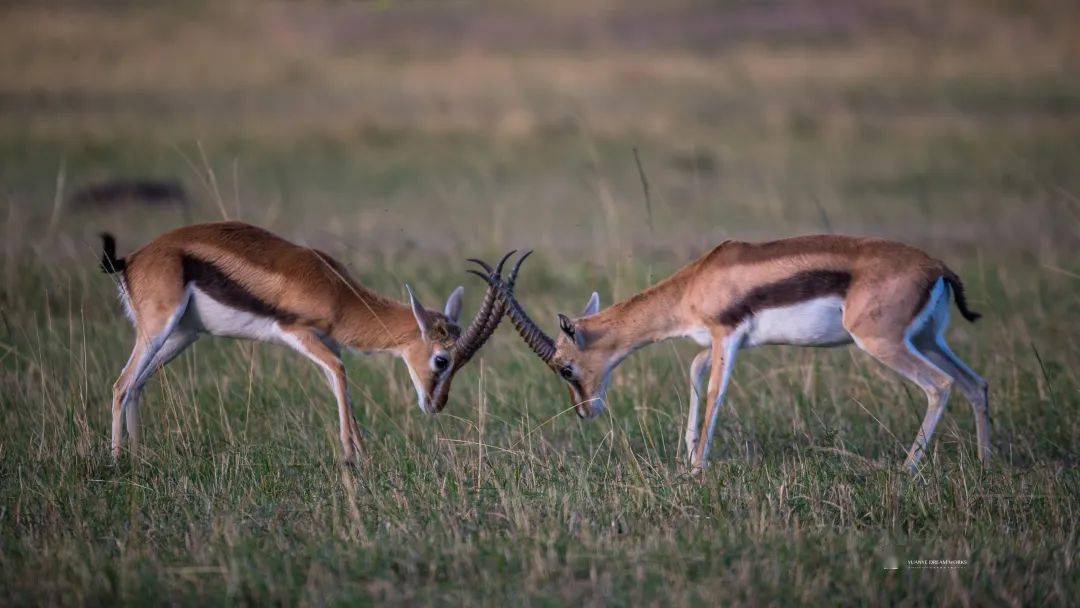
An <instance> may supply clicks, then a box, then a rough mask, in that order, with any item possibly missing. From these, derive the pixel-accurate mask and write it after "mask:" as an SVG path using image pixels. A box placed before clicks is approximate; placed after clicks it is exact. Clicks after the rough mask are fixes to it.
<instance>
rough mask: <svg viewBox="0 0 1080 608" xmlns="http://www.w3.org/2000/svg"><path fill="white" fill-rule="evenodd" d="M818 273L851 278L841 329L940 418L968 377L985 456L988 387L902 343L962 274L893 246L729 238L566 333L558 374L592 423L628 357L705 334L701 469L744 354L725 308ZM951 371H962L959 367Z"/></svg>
mask: <svg viewBox="0 0 1080 608" xmlns="http://www.w3.org/2000/svg"><path fill="white" fill-rule="evenodd" d="M814 272H829V273H837V274H839V275H842V276H844V277H848V276H850V283H849V284H848V286H847V289H846V295H845V296H844V299H843V317H842V323H843V327H844V329H845V330H846V331H847V332H848V333H849V334H850V335H851V336H852V337H853V338H854V340H855V342H856V344H857V345H859V346H860V347H861V348H862V349H864V350H866V351H867V352H868V353H870V354H871V355H872V356H874V357H875V358H876V359H878V360H879V361H881V362H883V363H885V364H886V365H888V366H889V367H892V368H893V369H896V370H897V371H899V372H900V373H901V374H903V375H904V376H905V377H908V378H909V379H912V380H913V381H915V382H917V383H919V385H920V386H921V387H922V388H924V390H925V391H926V392H927V395H928V398H929V400H930V403H931V406H930V409H931V410H932V411H933V412H936V414H935V416H939V415H940V411H941V409H942V408H943V407H944V400H945V398H947V395H948V388H949V386H950V385H951V383H952V381H953V379H955V378H956V377H957V376H960V375H963V376H964V378H963V381H964V382H966V383H967V384H968V386H969V387H971V388H970V390H968V391H967V392H966V393H965V394H966V395H968V396H969V400H972V405H973V407H974V408H975V409H976V418H977V423H978V426H979V444H980V457H981V458H983V459H985V458H987V457H988V456H989V423H988V418H986V413H985V398H983V399H981V400H980V399H979V398H978V395H977V393H978V390H980V389H979V387H982V388H981V390H982V392H983V394H984V395H985V382H984V381H983V380H982V379H981V378H978V377H977V376H974V374H970V373H967V374H955V375H950V374H949V373H945V372H944V371H942V370H941V369H939V365H940V366H946V365H945V364H944V363H940V362H939V363H937V364H934V363H931V362H930V361H928V360H927V358H926V357H928V356H929V357H930V358H931V359H934V360H938V359H941V357H937V356H936V355H933V353H931V354H930V355H925V356H924V355H922V354H921V353H920V354H919V355H913V354H912V353H911V352H910V351H909V349H908V347H907V346H906V345H905V339H906V338H905V332H906V331H908V328H909V327H910V326H911V325H912V322H913V319H915V317H916V315H918V314H919V313H920V311H921V310H922V309H923V307H924V306H926V304H927V298H928V297H929V292H930V289H931V287H932V286H933V285H934V284H935V282H937V281H938V280H939V279H943V278H949V277H951V278H953V279H955V278H956V277H955V275H954V274H953V273H952V272H951V271H950V270H949V269H948V268H947V267H946V266H945V264H944V263H943V262H942V261H940V260H938V259H935V258H933V257H930V256H929V255H927V254H926V253H924V252H922V251H920V250H918V249H916V248H914V247H911V246H908V245H905V244H902V243H898V242H894V241H888V240H883V239H874V238H858V237H848V236H833V235H818V236H805V237H797V238H791V239H783V240H777V241H769V242H764V243H746V242H739V241H726V242H724V243H721V244H720V245H718V246H717V247H716V248H714V249H713V250H712V251H710V252H709V253H707V254H705V255H703V256H702V257H701V258H699V259H698V260H696V261H694V262H692V263H690V264H688V265H686V266H685V267H683V268H682V269H680V270H679V271H678V272H676V273H675V274H673V275H672V276H671V277H669V278H667V279H665V280H664V281H662V282H660V283H659V284H657V285H655V286H653V287H651V288H649V289H647V290H646V291H643V292H641V293H639V294H637V295H635V296H633V297H631V298H629V299H627V300H625V301H623V302H620V303H617V304H615V305H613V306H611V307H610V308H608V309H606V310H602V311H600V312H599V313H597V314H594V315H591V316H587V317H582V318H578V319H574V320H573V321H572V327H573V332H574V335H575V339H570V338H569V337H568V335H567V334H566V333H563V332H560V335H559V337H558V338H557V340H556V343H555V344H556V350H555V356H554V358H553V362H552V363H553V368H554V369H556V370H559V369H563V368H565V367H568V366H569V367H572V368H573V369H574V371H575V375H574V377H573V378H571V379H569V380H568V384H569V386H570V390H571V398H572V399H573V402H574V404H575V406H576V407H577V408H578V411H579V414H580V415H582V416H583V417H592V416H593V415H595V414H596V413H597V412H596V411H594V410H602V409H603V399H602V394H603V391H604V387H605V385H606V382H607V376H608V374H609V373H610V370H611V368H612V367H614V366H615V365H617V364H618V362H619V361H620V360H621V358H622V357H625V356H626V355H627V354H629V353H630V352H633V351H634V350H636V349H638V348H640V347H642V346H644V345H646V344H649V343H652V342H656V341H659V340H664V339H667V338H672V337H684V336H689V335H702V334H703V333H707V335H708V337H709V340H710V341H711V344H712V345H711V347H709V349H707V350H705V351H702V353H701V354H699V356H698V357H697V358H696V359H695V360H696V361H697V362H698V363H697V364H696V369H695V370H694V371H693V373H694V386H693V387H692V393H693V394H695V395H697V394H698V393H699V391H698V390H697V388H696V387H697V386H698V385H697V382H698V376H704V373H705V369H704V368H703V366H702V362H704V361H708V362H709V364H710V367H709V370H708V371H709V373H708V392H707V401H706V403H708V410H707V412H706V415H705V417H704V418H703V419H702V422H701V428H700V431H697V430H696V429H693V427H694V426H695V425H696V422H697V420H698V419H697V416H696V413H697V412H696V410H695V409H692V410H691V416H690V421H689V423H688V427H690V428H688V435H687V437H688V439H687V441H688V445H689V446H691V452H692V453H691V454H690V456H691V462H692V463H693V464H694V466H695V468H697V469H700V467H702V466H704V463H705V460H706V458H707V455H708V450H709V440H710V438H711V435H712V428H713V424H714V423H715V419H716V411H717V410H718V409H719V408H720V406H721V403H722V401H723V387H724V386H726V375H725V374H730V367H731V365H732V362H731V361H727V360H726V359H728V358H729V357H728V354H729V353H730V354H731V355H732V356H733V355H734V352H735V351H736V350H737V349H738V345H736V348H735V349H734V350H730V351H729V350H728V346H729V344H728V341H729V340H738V339H740V338H739V336H735V335H734V334H735V332H736V331H737V329H738V328H737V327H732V326H729V325H725V323H723V322H722V321H721V318H722V317H723V312H724V311H725V310H727V309H728V307H730V306H732V305H734V304H736V303H738V302H739V301H740V300H741V299H743V298H745V297H747V295H748V294H751V293H753V292H755V290H757V289H759V288H760V289H768V288H769V286H773V285H777V284H779V283H781V282H783V281H784V280H785V279H790V278H791V277H794V276H796V275H799V274H800V273H814ZM946 293H947V292H946ZM930 341H931V342H932V340H930ZM931 347H934V346H933V345H931ZM710 351H711V352H710ZM950 356H951V357H955V356H954V355H951V353H950ZM935 357H936V358H935ZM946 363H948V362H946ZM962 367H964V369H966V366H962ZM952 371H953V372H955V371H956V369H955V366H953V368H952ZM968 371H970V370H968ZM969 376H970V377H969ZM957 381H960V380H957ZM980 401H981V402H980ZM692 407H696V405H694V406H692ZM933 423H936V418H935V417H934V416H932V415H931V414H930V413H928V415H927V422H924V429H923V431H921V435H920V437H922V441H923V444H922V447H921V448H919V449H916V446H913V448H912V451H911V452H909V455H908V461H907V464H908V466H909V467H910V468H914V466H915V464H916V463H917V461H918V459H919V457H920V455H921V450H922V449H925V441H927V440H928V439H929V434H930V433H932V431H933ZM699 439H701V440H700V441H699ZM917 444H918V442H917Z"/></svg>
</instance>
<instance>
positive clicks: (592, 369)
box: [488, 252, 625, 418]
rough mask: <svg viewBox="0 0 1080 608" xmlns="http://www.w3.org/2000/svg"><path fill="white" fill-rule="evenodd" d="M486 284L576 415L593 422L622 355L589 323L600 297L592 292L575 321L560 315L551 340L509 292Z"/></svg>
mask: <svg viewBox="0 0 1080 608" xmlns="http://www.w3.org/2000/svg"><path fill="white" fill-rule="evenodd" d="M530 253H531V252H530ZM528 255H529V254H528V253H526V254H525V255H524V256H522V257H521V259H519V260H518V262H517V265H518V266H520V265H521V262H522V261H523V260H524V259H525V257H526V256H528ZM516 271H517V268H516V267H515V272H516ZM488 284H489V285H492V286H494V287H497V288H499V294H500V298H501V301H502V303H503V305H504V306H505V307H506V314H507V315H508V316H509V317H510V321H511V322H512V323H513V324H514V328H515V329H516V330H517V332H518V333H519V334H520V335H521V338H522V339H523V340H525V343H526V344H528V345H529V348H531V349H532V351H533V352H534V353H536V355H537V356H538V357H540V359H541V360H542V361H543V362H544V363H546V364H547V366H548V367H550V368H551V370H552V371H554V372H555V373H556V374H558V375H559V377H560V378H562V379H563V380H564V381H565V382H566V385H567V388H568V390H569V392H570V403H571V405H572V406H573V407H574V410H575V411H576V412H577V415H578V416H579V417H581V418H595V417H597V416H599V415H600V414H601V413H603V411H604V409H605V403H604V398H605V396H606V393H607V387H608V381H609V380H610V379H611V370H612V368H614V367H615V365H616V364H617V363H618V362H619V360H620V359H621V357H622V356H623V355H624V354H625V353H621V352H618V351H617V350H616V349H615V347H614V345H613V344H612V343H611V341H610V340H607V339H605V338H606V336H605V335H603V334H601V333H600V332H599V331H598V330H597V329H596V328H595V327H594V326H593V324H591V323H590V318H591V317H592V316H593V315H595V314H596V313H597V312H599V310H600V296H599V295H598V294H597V293H595V292H594V293H593V294H592V296H591V297H590V298H589V301H588V303H587V304H586V305H585V309H584V310H583V311H581V315H580V316H579V317H577V318H576V319H571V318H569V317H567V316H566V315H563V314H560V315H559V316H558V319H559V330H560V331H559V335H558V338H557V339H555V340H553V339H551V338H550V337H549V336H548V335H547V334H545V333H544V331H543V330H542V329H540V328H539V327H538V326H537V325H536V323H534V322H533V320H532V319H530V318H529V315H528V314H526V313H525V310H524V309H523V308H522V307H521V305H520V304H518V302H517V300H515V299H514V294H513V291H512V289H508V288H507V286H506V285H504V284H502V283H501V282H499V281H494V282H492V281H489V283H488Z"/></svg>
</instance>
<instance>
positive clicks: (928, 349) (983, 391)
mask: <svg viewBox="0 0 1080 608" xmlns="http://www.w3.org/2000/svg"><path fill="white" fill-rule="evenodd" d="M948 328H949V309H948V301H947V300H946V302H945V308H944V310H943V311H941V312H940V313H939V314H936V315H934V323H933V327H928V328H926V329H925V330H924V331H922V332H920V333H919V334H918V335H917V336H916V340H915V344H916V345H917V347H918V349H919V350H920V352H922V354H924V355H926V358H927V359H930V361H932V362H933V363H934V365H936V366H938V367H940V368H941V369H942V370H944V371H945V373H947V374H949V375H950V376H952V377H953V379H954V380H955V381H956V385H957V387H958V388H959V389H960V393H961V394H962V395H964V398H965V399H966V400H967V402H968V403H969V404H971V410H972V413H973V414H974V416H975V435H976V438H977V441H978V446H979V461H980V462H983V463H986V462H989V460H990V456H991V448H990V428H991V426H990V409H989V399H988V395H987V393H988V388H989V385H988V384H987V382H986V380H984V379H983V378H982V377H981V376H979V375H978V374H976V373H975V372H974V371H972V370H971V368H970V367H968V365H967V364H966V363H964V361H963V360H961V359H960V357H958V356H956V353H954V352H953V351H952V349H950V348H949V345H948V343H947V342H946V341H945V332H946V330H948Z"/></svg>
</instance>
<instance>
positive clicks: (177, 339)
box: [123, 328, 198, 448]
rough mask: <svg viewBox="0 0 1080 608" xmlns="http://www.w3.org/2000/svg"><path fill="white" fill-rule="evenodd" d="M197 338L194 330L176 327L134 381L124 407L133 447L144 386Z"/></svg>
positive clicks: (137, 440) (135, 441)
mask: <svg viewBox="0 0 1080 608" xmlns="http://www.w3.org/2000/svg"><path fill="white" fill-rule="evenodd" d="M197 338H198V334H197V333H196V332H195V331H194V330H189V329H182V328H176V329H174V330H173V331H172V333H170V334H169V335H168V336H167V337H166V338H165V340H164V342H162V344H161V347H160V348H159V349H158V350H157V351H156V352H155V353H154V355H153V359H151V360H150V363H149V364H148V365H147V366H146V367H145V368H144V369H143V372H142V373H141V374H140V375H139V377H138V378H136V379H135V380H133V381H132V383H131V386H130V388H129V389H128V393H127V396H126V401H125V403H124V407H123V409H124V418H125V421H126V425H127V434H128V439H129V440H130V441H131V445H132V448H134V447H135V446H137V445H139V402H140V398H141V397H142V390H143V387H145V386H146V383H147V382H149V381H150V379H151V378H153V376H154V374H156V373H157V372H158V371H160V370H161V368H163V367H165V365H167V364H168V363H169V362H170V361H172V360H173V359H175V358H176V357H177V356H178V355H179V354H180V353H182V352H184V350H185V349H186V348H187V347H188V346H191V344H192V343H193V342H195V340H196V339H197Z"/></svg>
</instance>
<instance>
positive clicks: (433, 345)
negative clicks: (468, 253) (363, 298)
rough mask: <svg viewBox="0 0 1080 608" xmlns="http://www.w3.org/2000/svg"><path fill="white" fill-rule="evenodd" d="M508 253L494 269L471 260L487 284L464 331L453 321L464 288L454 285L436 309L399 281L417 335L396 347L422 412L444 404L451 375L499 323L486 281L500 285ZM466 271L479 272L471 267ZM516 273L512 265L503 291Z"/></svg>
mask: <svg viewBox="0 0 1080 608" xmlns="http://www.w3.org/2000/svg"><path fill="white" fill-rule="evenodd" d="M513 253H514V252H513V251H511V252H510V253H508V254H506V255H505V256H504V257H503V259H502V260H501V261H500V262H499V264H498V265H497V266H496V267H495V268H492V267H490V266H488V265H487V264H484V263H483V262H481V261H479V260H471V261H473V262H476V263H479V264H480V265H481V266H483V267H484V269H485V270H486V271H487V274H486V275H480V276H481V277H482V278H484V280H485V281H489V287H488V291H487V293H486V294H485V295H484V300H483V302H482V303H481V304H480V309H479V310H478V311H477V312H476V316H475V317H474V318H473V320H472V322H471V323H470V324H469V326H468V327H467V328H465V329H464V330H462V329H461V327H460V326H459V325H458V319H459V318H460V316H461V296H462V294H463V293H464V291H465V289H464V288H463V287H458V288H457V289H455V290H454V291H453V292H451V293H450V297H448V298H447V299H446V304H445V306H443V310H442V312H438V311H435V310H430V309H427V308H425V307H424V306H423V305H422V304H421V303H420V301H419V300H418V299H417V297H416V294H414V293H413V291H412V288H410V287H409V286H408V285H405V290H406V291H407V292H408V293H409V306H410V307H411V308H412V313H413V317H414V318H415V319H416V324H417V326H418V327H419V329H420V335H419V338H418V339H417V340H413V341H412V342H410V343H408V344H406V345H405V347H404V348H403V349H402V351H401V358H402V359H404V361H405V365H406V367H408V368H409V377H410V378H411V379H412V382H413V386H414V387H415V388H416V397H417V402H418V404H419V406H420V409H421V410H423V411H424V412H427V413H429V414H434V413H438V412H441V411H442V409H443V408H444V407H446V399H447V397H448V396H449V394H450V385H451V383H452V382H453V380H454V374H456V373H457V371H458V370H459V369H461V368H462V367H464V365H465V364H466V363H468V361H469V359H471V358H472V357H473V355H474V354H476V352H477V351H478V350H480V347H482V346H483V345H484V343H485V342H486V341H487V340H488V338H490V337H491V334H493V333H495V329H496V328H497V327H498V326H499V321H501V320H502V316H503V309H502V306H501V304H500V301H499V299H498V290H497V288H496V287H492V286H491V285H493V284H494V285H503V286H505V284H504V283H503V282H502V280H501V276H500V273H501V272H502V269H503V265H504V264H505V263H506V260H507V259H508V258H509V257H510V256H511V255H512V254H513ZM470 272H474V274H479V273H476V272H475V271H470ZM516 274H517V269H516V268H515V269H514V273H513V275H512V276H511V278H510V280H509V284H510V290H508V291H510V292H511V293H512V286H513V279H514V276H515V275H516Z"/></svg>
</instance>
